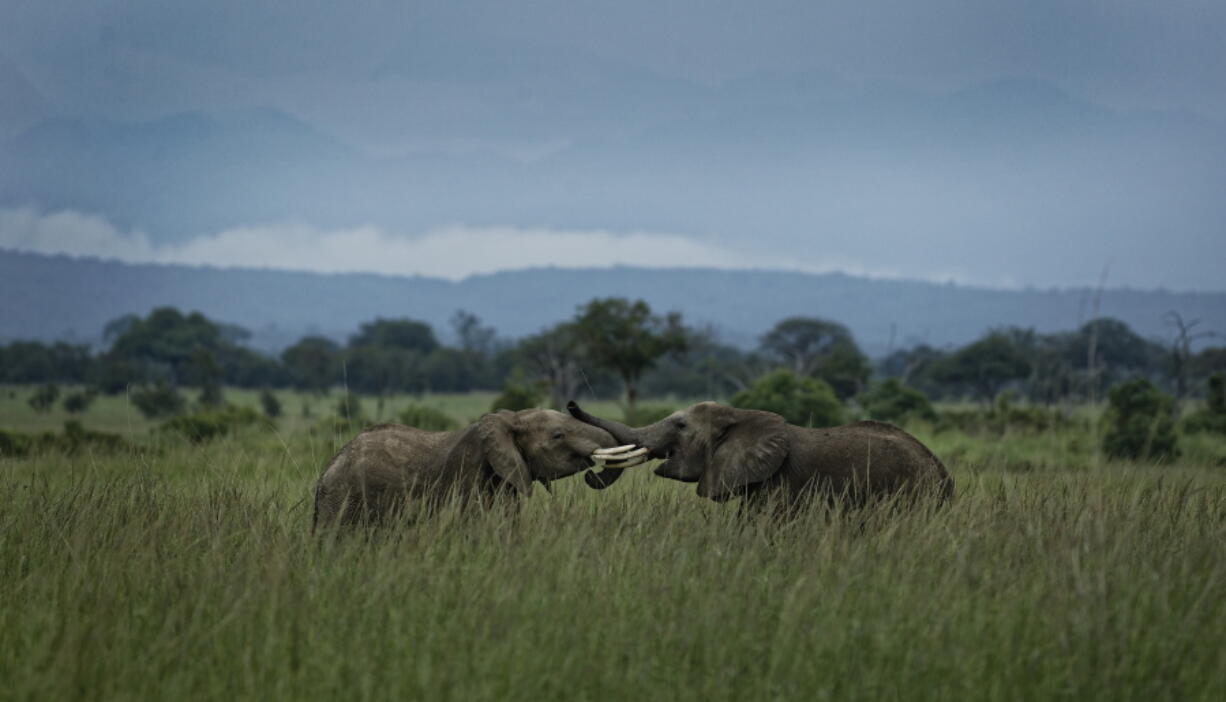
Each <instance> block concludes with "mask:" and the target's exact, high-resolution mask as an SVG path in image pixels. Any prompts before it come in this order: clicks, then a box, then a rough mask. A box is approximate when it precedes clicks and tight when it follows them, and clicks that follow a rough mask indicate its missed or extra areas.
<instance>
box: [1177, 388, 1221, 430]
mask: <svg viewBox="0 0 1226 702" xmlns="http://www.w3.org/2000/svg"><path fill="white" fill-rule="evenodd" d="M1208 385H1209V388H1208V394H1207V396H1206V398H1205V407H1204V409H1201V410H1199V411H1197V412H1193V413H1192V414H1191V415H1189V416H1188V417H1187V418H1186V419H1184V422H1183V426H1184V430H1185V431H1188V432H1212V433H1216V434H1226V396H1224V395H1226V393H1223V388H1222V376H1220V375H1217V374H1216V373H1215V374H1214V375H1211V376H1209V382H1208Z"/></svg>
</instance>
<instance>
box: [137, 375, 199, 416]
mask: <svg viewBox="0 0 1226 702" xmlns="http://www.w3.org/2000/svg"><path fill="white" fill-rule="evenodd" d="M129 397H130V398H131V400H132V404H133V405H136V409H138V410H140V413H141V414H143V415H144V416H145V418H146V419H158V418H160V417H170V416H173V415H176V414H179V413H180V412H182V411H183V407H184V405H185V404H186V403H185V401H184V400H183V396H182V395H180V394H179V391H178V390H176V389H174V387H172V386H170V385H167V384H166V383H164V382H161V381H159V382H157V383H155V384H153V385H145V386H143V387H140V388H138V389H136V390H133V391H132V394H131V395H130V396H129Z"/></svg>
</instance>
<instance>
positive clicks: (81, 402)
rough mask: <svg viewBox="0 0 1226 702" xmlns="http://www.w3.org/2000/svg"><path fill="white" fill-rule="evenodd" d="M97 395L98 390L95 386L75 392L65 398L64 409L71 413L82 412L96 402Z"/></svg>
mask: <svg viewBox="0 0 1226 702" xmlns="http://www.w3.org/2000/svg"><path fill="white" fill-rule="evenodd" d="M97 397H98V391H97V390H95V389H93V388H90V389H88V390H82V391H80V392H74V393H72V394H71V395H68V396H67V397H65V398H64V411H65V412H68V413H69V414H81V413H82V412H84V411H85V410H87V409H89V406H90V405H92V404H93V403H94V399H95V398H97Z"/></svg>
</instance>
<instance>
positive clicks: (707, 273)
mask: <svg viewBox="0 0 1226 702" xmlns="http://www.w3.org/2000/svg"><path fill="white" fill-rule="evenodd" d="M1093 294H1094V293H1093V291H1091V290H1089V289H1086V288H1073V289H1051V290H1033V289H1027V290H996V289H986V288H974V287H966V286H958V285H952V284H948V285H941V284H934V283H927V282H916V281H905V280H880V279H870V278H862V277H855V276H849V275H845V274H841V273H833V274H807V273H792V272H772V271H751V270H739V271H738V270H703V269H684V268H677V269H642V268H627V267H619V268H609V269H588V270H573V269H557V268H542V269H534V270H525V271H510V272H502V273H495V274H490V275H479V276H472V277H469V278H466V279H464V280H461V281H458V282H451V281H447V280H442V279H436V278H427V277H419V276H418V277H394V276H382V275H371V274H317V273H296V272H286V271H270V270H261V269H220V268H209V267H191V266H178V265H131V264H124V263H118V262H113V261H102V260H97V259H76V258H71V257H67V256H43V255H36V254H26V253H15V252H10V251H3V250H0V340H6V341H7V340H15V339H41V340H56V339H67V340H72V341H76V342H78V343H97V342H98V341H99V336H100V334H101V329H102V326H103V325H104V324H105V323H106V322H107V321H108V320H110V319H113V318H115V317H118V316H120V315H123V314H129V313H135V314H141V315H143V314H146V313H148V311H149V310H150V309H152V308H154V307H158V306H163V305H172V306H176V307H179V308H181V309H183V310H199V311H201V312H203V313H204V314H206V315H208V316H209V317H211V318H213V319H216V320H219V321H225V322H231V323H235V324H239V325H242V326H244V327H246V328H248V329H249V330H251V331H252V332H253V338H252V340H251V342H250V343H251V345H252V346H254V347H256V348H260V349H264V350H270V351H272V350H277V349H279V348H282V347H284V346H286V345H288V344H290V343H293V342H294V341H296V340H297V339H298V338H300V337H301V336H303V335H305V334H308V333H322V334H325V335H329V336H333V337H335V338H337V339H338V340H343V339H344V338H345V337H346V336H348V335H349V334H351V333H353V332H354V331H356V329H357V327H358V325H359V324H360V323H362V322H365V321H369V320H371V319H373V318H375V317H379V316H382V317H412V318H415V319H420V320H423V321H426V322H428V323H430V324H431V325H432V326H433V327H434V328H435V331H436V332H437V333H438V334H439V335H440V337H442V338H444V339H446V338H447V337H448V336H449V335H450V333H451V330H450V328H449V326H448V319H449V318H450V317H451V315H452V314H453V313H454V312H455V311H456V310H458V309H465V310H468V311H471V312H474V313H476V314H477V315H479V316H480V317H481V318H482V319H483V320H484V321H485V323H487V324H490V325H492V326H494V327H495V328H496V329H497V330H498V333H499V335H500V336H502V337H504V338H516V337H521V336H524V335H527V334H531V333H534V332H536V331H539V330H540V329H542V328H544V327H546V326H548V325H551V324H553V323H555V322H558V321H561V320H564V319H567V318H569V317H571V316H573V315H574V313H575V309H576V307H577V306H578V305H580V304H582V303H584V302H586V301H587V300H589V299H591V298H593V297H607V296H625V297H630V298H642V299H644V300H646V301H647V302H648V303H649V304H650V305H651V306H652V308H653V309H655V310H657V311H661V312H662V311H671V310H676V311H679V312H681V313H682V314H683V315H684V316H685V319H686V321H687V322H688V323H690V324H694V325H710V326H712V327H713V328H714V329H715V330H716V331H717V333H718V334H719V335H720V338H721V339H722V340H724V341H725V342H728V343H733V344H736V345H739V346H752V345H754V344H755V343H756V339H757V337H758V336H759V335H760V334H762V333H763V332H764V331H766V330H767V329H769V328H770V327H771V326H772V325H774V324H775V323H776V322H777V321H779V320H780V319H782V318H784V317H788V316H793V315H807V316H817V317H825V318H829V319H834V320H837V321H840V322H843V323H844V324H846V325H847V326H848V327H849V328H850V329H851V331H852V333H853V334H854V335H855V337H856V339H857V340H858V341H859V343H860V344H861V346H862V347H863V348H864V349H865V351H866V352H867V353H869V354H870V355H874V356H877V355H881V354H884V353H885V352H887V350H888V349H889V348H890V347H891V344H892V345H893V348H898V347H901V346H910V345H913V344H915V343H919V342H924V343H928V344H931V345H933V346H937V347H941V346H944V345H948V344H962V343H965V342H967V341H970V340H972V339H974V338H976V337H978V336H979V335H981V334H982V333H983V332H984V331H986V330H988V329H989V328H992V327H996V326H1002V325H1015V326H1021V327H1033V328H1035V329H1037V330H1039V331H1056V330H1062V329H1072V328H1074V327H1076V326H1077V325H1078V324H1079V323H1081V322H1084V321H1086V320H1087V319H1088V318H1089V317H1090V314H1091V300H1092V298H1093ZM1172 310H1174V311H1177V312H1179V313H1180V314H1181V315H1183V317H1184V318H1185V319H1201V320H1202V326H1201V327H1199V328H1201V329H1212V330H1217V331H1218V332H1219V333H1221V332H1223V331H1226V292H1214V293H1191V292H1168V291H1163V290H1132V289H1127V288H1123V289H1120V288H1109V289H1106V290H1104V291H1103V292H1102V296H1101V304H1100V314H1101V315H1103V316H1111V317H1117V318H1119V319H1121V320H1123V321H1125V322H1126V323H1128V324H1129V325H1130V326H1132V327H1133V328H1134V329H1135V330H1136V331H1137V332H1138V333H1140V334H1141V335H1143V336H1147V337H1157V338H1161V339H1165V338H1167V337H1168V336H1169V334H1170V329H1169V328H1167V327H1166V326H1165V325H1164V322H1163V319H1162V318H1163V315H1165V314H1166V313H1167V312H1169V311H1172Z"/></svg>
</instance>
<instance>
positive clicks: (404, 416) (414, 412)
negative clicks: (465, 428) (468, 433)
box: [398, 405, 460, 431]
mask: <svg viewBox="0 0 1226 702" xmlns="http://www.w3.org/2000/svg"><path fill="white" fill-rule="evenodd" d="M398 419H400V423H401V424H405V425H407V426H410V427H416V428H418V429H421V430H422V431H451V430H452V429H459V428H460V423H459V422H457V421H456V420H454V419H452V417H451V415H449V414H447V413H446V412H444V411H442V410H440V409H435V408H433V407H427V406H425V405H409V406H408V407H405V408H404V409H403V410H401V411H400V414H399V415H398Z"/></svg>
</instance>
